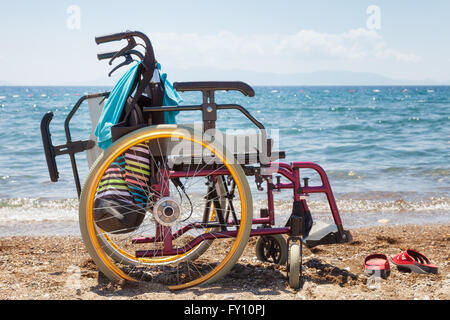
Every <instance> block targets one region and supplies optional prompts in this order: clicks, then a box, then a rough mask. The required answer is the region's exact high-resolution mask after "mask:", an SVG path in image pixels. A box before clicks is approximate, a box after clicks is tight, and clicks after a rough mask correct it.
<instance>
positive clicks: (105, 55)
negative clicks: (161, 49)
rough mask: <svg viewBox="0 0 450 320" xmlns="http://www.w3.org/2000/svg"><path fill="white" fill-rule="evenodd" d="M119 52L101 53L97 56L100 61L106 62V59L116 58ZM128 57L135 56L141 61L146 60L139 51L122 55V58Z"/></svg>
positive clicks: (130, 51)
mask: <svg viewBox="0 0 450 320" xmlns="http://www.w3.org/2000/svg"><path fill="white" fill-rule="evenodd" d="M118 52H119V51H112V52H104V53H99V54H97V59H98V60H106V59H111V58H112V57H114V56H115V55H116V54H117V53H118ZM127 55H135V56H137V57H138V58H139V59H141V60H144V55H143V54H142V53H141V52H139V51H137V50H128V51H126V52H124V53H123V54H121V56H127Z"/></svg>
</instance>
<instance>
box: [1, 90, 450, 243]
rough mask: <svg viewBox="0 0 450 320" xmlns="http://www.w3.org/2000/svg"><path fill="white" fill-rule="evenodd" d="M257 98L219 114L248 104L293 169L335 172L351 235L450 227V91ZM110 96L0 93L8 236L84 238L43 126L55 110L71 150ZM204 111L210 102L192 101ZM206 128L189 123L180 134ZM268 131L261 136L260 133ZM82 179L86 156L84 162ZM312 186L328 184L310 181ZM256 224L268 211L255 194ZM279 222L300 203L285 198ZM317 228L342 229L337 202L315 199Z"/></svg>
mask: <svg viewBox="0 0 450 320" xmlns="http://www.w3.org/2000/svg"><path fill="white" fill-rule="evenodd" d="M254 89H255V93H256V94H255V96H254V97H247V96H244V95H243V94H241V93H240V92H217V94H216V103H224V104H230V103H231V104H239V105H241V106H243V107H245V108H246V109H247V110H248V111H249V112H250V113H251V114H252V115H253V116H254V117H255V118H256V119H257V120H258V121H259V122H261V123H262V124H264V126H265V127H266V129H267V131H268V133H269V135H271V137H272V138H273V140H274V143H275V146H276V149H279V150H282V151H285V153H286V158H285V159H282V160H281V161H285V162H287V163H290V162H292V161H312V162H316V163H318V164H319V165H321V166H322V167H323V168H324V169H325V170H326V172H327V174H328V177H329V179H330V183H331V187H332V188H333V192H334V195H335V198H336V200H337V205H338V209H339V211H340V214H341V217H342V220H343V223H344V227H345V228H350V229H351V228H357V227H367V226H377V225H404V224H439V223H450V87H449V86H345V87H344V86H342V87H340V86H329V87H327V86H288V87H287V86H286V87H279V86H264V87H255V88H254ZM108 90H111V88H110V87H72V86H70V87H62V86H52V87H43V86H40V87H0V146H1V150H2V152H1V153H0V236H15V235H79V229H78V211H77V210H78V200H77V193H76V189H75V184H74V180H73V176H72V169H71V165H70V160H69V158H68V156H59V157H57V163H58V170H59V173H60V180H59V181H58V182H57V183H53V182H51V181H50V178H49V174H48V170H47V165H46V161H45V156H44V150H43V146H42V140H41V133H40V121H41V119H42V117H43V115H44V114H45V113H46V112H48V111H52V112H53V113H54V118H53V120H52V122H51V125H50V130H51V134H52V139H53V143H54V144H55V145H59V144H64V143H65V135H64V120H65V118H66V116H67V115H68V113H69V112H70V111H71V109H72V107H73V106H74V104H75V103H76V102H77V100H78V99H80V98H81V97H82V96H83V95H85V94H88V93H96V92H104V91H108ZM181 96H182V98H183V104H186V105H189V104H200V103H201V101H202V100H201V96H200V94H199V93H193V92H186V93H182V94H181ZM196 121H201V114H200V113H199V112H182V113H180V114H179V115H177V123H193V122H196ZM217 126H218V128H219V129H221V130H224V131H227V130H230V132H233V131H236V132H239V130H242V129H243V128H245V129H246V130H250V131H251V130H255V127H254V125H253V124H252V122H250V121H249V120H248V119H247V118H245V117H244V116H243V114H242V113H240V112H239V111H237V110H226V111H219V112H218V120H217ZM70 129H71V133H72V138H73V140H78V139H83V140H85V139H87V138H88V137H89V134H90V132H91V130H92V125H91V122H90V118H89V111H88V107H87V104H83V105H82V106H81V107H80V109H79V111H78V112H77V113H76V114H75V116H74V118H73V120H72V122H71V125H70ZM255 132H256V131H255ZM77 163H78V168H79V171H80V176H81V180H82V181H83V180H84V177H86V174H87V172H88V166H87V162H86V157H85V155H84V154H79V155H77ZM302 176H304V177H305V176H308V177H310V178H311V180H310V185H314V184H317V183H318V182H319V179H318V177H317V174H315V173H314V172H312V171H311V172H308V170H306V171H305V172H304V173H303V172H302ZM249 182H250V185H251V186H252V192H253V193H254V203H255V215H258V214H259V213H258V212H257V211H258V208H259V207H261V208H262V207H264V206H265V198H264V193H263V192H259V191H258V190H256V188H255V186H254V185H255V183H254V179H253V178H252V177H250V178H249ZM275 199H276V214H277V216H278V217H280V218H277V219H279V220H277V221H281V220H283V218H286V217H288V216H289V213H290V210H291V206H292V194H291V193H290V192H288V191H282V192H279V193H276V194H275ZM308 203H309V206H310V209H311V211H312V214H313V217H314V218H315V219H319V220H324V221H325V222H326V221H332V219H331V214H330V211H329V207H328V204H327V201H326V198H325V197H324V196H323V195H311V196H310V199H309V202H308Z"/></svg>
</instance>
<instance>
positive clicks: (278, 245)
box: [255, 234, 287, 265]
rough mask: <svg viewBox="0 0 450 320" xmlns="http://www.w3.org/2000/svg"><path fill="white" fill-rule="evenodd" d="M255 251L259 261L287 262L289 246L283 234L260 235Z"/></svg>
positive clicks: (282, 263)
mask: <svg viewBox="0 0 450 320" xmlns="http://www.w3.org/2000/svg"><path fill="white" fill-rule="evenodd" d="M255 251H256V257H257V258H258V260H259V261H262V262H271V263H275V264H280V265H284V264H286V259H287V246H286V240H285V239H284V237H283V236H282V235H281V234H274V235H268V236H260V237H259V238H258V241H256V248H255Z"/></svg>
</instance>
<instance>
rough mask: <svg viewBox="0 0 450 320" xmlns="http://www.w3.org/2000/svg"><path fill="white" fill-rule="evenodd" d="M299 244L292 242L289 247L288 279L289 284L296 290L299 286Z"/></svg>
mask: <svg viewBox="0 0 450 320" xmlns="http://www.w3.org/2000/svg"><path fill="white" fill-rule="evenodd" d="M300 255H301V250H300V245H299V244H298V243H293V244H292V245H291V247H290V248H289V260H288V280H289V286H290V287H291V288H292V289H294V290H297V289H299V288H300Z"/></svg>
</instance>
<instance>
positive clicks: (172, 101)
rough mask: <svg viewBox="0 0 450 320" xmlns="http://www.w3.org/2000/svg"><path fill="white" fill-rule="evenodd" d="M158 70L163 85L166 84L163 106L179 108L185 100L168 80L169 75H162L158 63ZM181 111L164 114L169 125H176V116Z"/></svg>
mask: <svg viewBox="0 0 450 320" xmlns="http://www.w3.org/2000/svg"><path fill="white" fill-rule="evenodd" d="M156 66H157V68H158V70H159V73H160V76H159V77H160V78H161V81H162V83H163V84H164V97H163V106H177V105H179V104H180V103H181V102H182V101H183V99H181V97H180V95H179V94H178V92H177V91H176V90H175V89H174V88H173V86H172V84H171V83H170V81H169V80H167V73H163V74H161V65H160V64H159V63H158V64H157V65H156ZM179 112H180V111H169V112H165V113H164V120H165V122H166V123H168V124H175V123H176V122H175V116H176V115H177V114H178V113H179Z"/></svg>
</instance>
